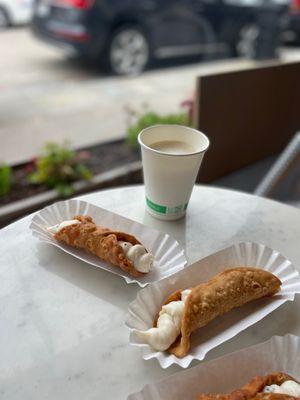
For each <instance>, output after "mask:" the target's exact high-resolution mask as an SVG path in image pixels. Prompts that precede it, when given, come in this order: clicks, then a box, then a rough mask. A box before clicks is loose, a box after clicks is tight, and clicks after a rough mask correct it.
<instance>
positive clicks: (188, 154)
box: [137, 124, 210, 157]
mask: <svg viewBox="0 0 300 400" xmlns="http://www.w3.org/2000/svg"><path fill="white" fill-rule="evenodd" d="M160 127H178V128H184V129H187V130H189V131H193V132H194V133H197V134H199V133H200V134H201V135H202V136H204V139H205V140H206V142H207V144H206V146H205V148H204V149H203V150H199V151H195V152H192V153H184V154H171V153H166V152H164V151H160V150H155V149H153V148H152V147H150V146H147V145H146V144H145V143H143V141H142V140H141V135H142V134H143V133H144V132H146V131H148V130H151V129H153V128H160ZM137 139H138V142H139V144H140V146H141V147H144V148H146V149H148V150H150V151H153V152H154V153H157V154H161V155H164V156H168V157H187V156H194V155H197V154H201V153H205V152H206V151H207V149H208V148H209V146H210V141H209V139H208V137H207V136H206V135H205V133H203V132H201V131H199V130H198V129H195V128H192V127H190V126H185V125H178V124H157V125H152V126H148V127H147V128H144V129H142V130H141V132H140V133H139V134H138V138H137Z"/></svg>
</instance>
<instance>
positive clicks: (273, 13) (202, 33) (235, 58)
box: [0, 0, 300, 225]
mask: <svg viewBox="0 0 300 400" xmlns="http://www.w3.org/2000/svg"><path fill="white" fill-rule="evenodd" d="M299 45H300V0H0V140H1V148H0V223H1V224H2V225H4V224H6V223H8V222H9V221H12V220H13V219H15V218H17V217H19V216H21V215H24V214H25V213H28V212H29V211H32V210H34V209H37V208H40V207H41V206H42V205H44V204H47V203H49V202H51V201H54V200H56V199H58V198H63V197H69V196H72V195H75V194H78V193H83V192H87V191H91V190H96V189H99V188H106V187H110V186H115V185H120V184H132V183H139V182H141V181H142V175H141V164H140V155H139V151H138V149H137V143H136V137H137V134H138V133H139V131H140V130H141V129H143V128H144V127H146V126H149V125H153V124H157V123H177V124H183V125H189V126H195V127H196V128H198V129H203V131H205V133H207V134H208V136H209V137H211V138H212V148H213V147H214V146H215V148H216V149H217V148H218V143H220V144H219V148H220V152H219V153H218V154H216V155H215V158H213V153H212V156H211V158H210V160H211V162H210V163H211V164H210V165H212V167H210V168H211V170H212V172H211V171H210V172H209V173H208V172H207V174H206V172H205V171H204V175H203V179H201V176H200V178H199V179H200V181H203V182H207V183H212V184H218V185H220V186H224V187H230V188H235V189H240V190H245V191H248V192H253V191H255V188H256V187H257V186H259V184H260V183H261V181H262V179H263V178H264V177H265V176H266V174H267V173H268V171H269V170H270V168H271V166H272V165H273V164H274V162H275V161H276V160H277V158H278V155H279V154H280V153H281V152H282V151H283V150H284V148H285V147H286V145H287V144H288V142H289V141H290V140H291V139H292V137H293V136H294V135H295V134H296V131H297V129H298V125H300V122H299V118H298V117H297V116H295V115H296V114H297V113H298V114H299V113H300V111H299V112H298V111H297V110H295V111H294V114H295V115H294V114H293V116H291V114H290V113H291V110H292V109H293V107H294V106H292V105H291V104H292V103H293V104H294V103H295V101H296V100H297V99H298V98H297V93H296V89H297V88H298V87H297V84H298V81H299V79H298V77H299V76H300V75H299V74H300V70H299V69H297V68H298V62H299V60H300V48H299V47H298V46H299ZM291 65H292V66H296V70H295V71H296V72H294V70H293V71H292V72H291V71H290V70H284V71H283V72H282V73H281V72H280V71H282V68H281V67H282V66H291ZM268 68H269V70H268ZM274 68H275V69H274ZM266 69H267V72H268V75H267V76H268V78H267V79H266V78H265V77H264V75H259V76H260V78H259V79H258V80H254V81H253V84H251V85H250V87H249V88H248V89H247V90H249V91H250V92H251V90H252V89H253V90H255V91H256V92H255V94H253V96H254V97H251V96H250V97H249V96H248V92H246V91H245V90H243V82H245V84H248V85H249V82H252V81H251V79H252V78H249V77H247V76H245V78H243V77H242V75H238V73H239V72H240V71H244V72H245V71H249V70H252V71H263V73H264V71H266ZM232 71H236V73H237V76H241V78H239V79H241V80H240V81H239V83H238V86H235V87H238V88H240V90H239V89H237V90H235V91H233V89H231V86H230V85H231V83H230V82H231V81H230V80H228V79H227V78H228V76H229V75H226V73H227V72H228V74H230V73H232ZM274 71H275V72H274ZM277 71H279V72H278V73H279V75H277ZM298 72H299V74H298ZM214 74H215V76H216V77H218V76H220V74H221V76H222V77H224V80H223V81H218V82H219V83H217V85H211V83H209V85H210V86H209V88H208V86H206V82H211V80H209V79H208V80H207V79H204V77H209V76H214ZM259 74H260V72H259ZM282 74H283V75H282ZM256 76H258V75H257V74H256ZM291 77H292V78H291ZM271 78H272V79H271ZM243 79H244V81H243ZM249 79H250V80H249ZM269 79H270V81H269ZM277 80H279V81H280V85H279V84H278V85H277ZM260 82H267V83H266V87H264V89H263V90H264V92H263V93H266V92H268V93H269V98H264V101H265V103H263V104H262V106H261V107H260V106H259V100H257V101H258V102H256V101H252V102H251V103H250V106H251V104H253V103H256V104H257V107H256V109H255V110H254V109H253V110H251V111H249V109H248V110H245V106H244V105H243V103H244V99H245V98H247V97H249V98H254V99H262V98H263V96H262V95H261V92H259V89H260V87H262V85H263V84H261V83H260ZM286 87H290V88H291V89H289V90H288V91H285V90H284V88H286ZM206 88H207V89H206ZM269 88H272V90H270V91H269ZM203 90H204V92H203V93H202V91H203ZM261 90H262V89H261ZM291 90H292V91H293V94H291ZM239 92H240V93H239ZM294 92H295V93H296V94H295V93H294ZM222 93H223V94H224V96H225V95H226V96H227V97H226V99H227V100H224V99H225V97H224V96H223V97H222V101H224V104H225V105H222V103H221V102H220V101H221V100H220V101H219V100H218V96H219V95H220V94H222ZM281 95H282V96H281ZM295 96H296V97H295ZM277 97H279V98H281V99H283V101H285V104H286V108H287V111H286V113H285V114H284V118H285V121H283V116H279V114H280V112H279V113H278V109H279V110H281V109H282V108H285V104H283V105H282V104H279V103H276V104H275V105H274V104H273V102H274V98H277ZM210 99H211V101H210ZM203 102H205V103H203ZM290 102H291V103H290ZM287 103H289V104H287ZM216 104H218V107H219V108H218V109H216V108H215V107H216ZM298 104H299V103H298ZM208 105H210V109H209V107H208ZM227 106H228V107H229V106H230V109H229V110H228V111H226V112H225V109H226V110H227V108H226V107H227ZM250 106H249V107H250ZM247 107H248V106H247ZM276 107H277V108H276ZM297 109H298V107H297ZM204 110H206V111H205V112H204ZM267 110H269V111H267ZM243 112H246V113H247V114H245V117H243V121H242V122H243V123H244V124H245V126H246V125H248V126H250V125H251V121H253V119H255V118H256V119H257V121H262V120H263V119H264V118H266V116H267V117H268V121H271V120H272V121H271V122H273V124H277V125H276V126H279V125H280V124H281V122H282V121H283V124H281V125H282V126H281V125H280V126H281V130H280V131H279V132H278V134H277V133H276V135H275V136H274V137H275V139H273V141H274V142H276V143H277V145H276V146H269V145H268V144H265V142H266V141H267V142H268V143H270V141H272V132H274V131H273V127H272V129H271V126H270V129H269V130H268V131H264V132H265V133H266V136H265V141H264V142H263V143H262V142H261V141H262V140H263V138H262V136H263V135H262V134H261V131H259V129H258V131H257V132H256V131H255V132H254V133H253V134H254V135H256V136H257V137H258V138H259V140H258V141H256V145H257V146H258V147H260V148H262V147H264V148H265V151H263V152H261V151H257V150H256V147H251V146H250V147H251V149H250V150H251V151H250V150H249V148H250V147H249V146H247V145H246V146H245V149H243V139H242V140H241V141H240V142H239V146H240V148H241V158H242V159H243V161H241V162H240V163H236V164H235V165H233V164H232V166H230V168H227V167H224V168H221V166H220V167H219V168H216V169H215V168H214V165H216V164H217V163H219V160H221V159H222V149H223V150H225V147H226V145H224V143H223V142H222V143H223V144H222V143H221V141H220V142H218V140H219V139H218V133H217V131H218V129H219V128H220V130H221V131H222V132H224V135H226V140H227V139H228V138H231V139H232V140H231V142H230V141H229V142H230V143H231V144H230V148H231V152H232V153H231V154H227V160H228V158H229V159H230V158H233V157H234V153H233V149H234V146H233V145H232V143H237V142H236V141H233V140H235V139H234V138H235V135H236V134H237V132H236V131H237V130H239V129H240V128H238V127H236V129H235V132H231V126H233V124H235V121H236V115H237V114H239V115H242V113H243ZM253 113H255V114H253ZM221 115H225V117H226V116H228V118H227V122H226V123H227V125H226V124H225V122H224V126H222V121H224V118H225V117H224V118H223V117H222V118H223V119H222V121H220V123H219V125H220V126H219V128H218V129H217V128H216V127H215V125H214V124H216V121H218V118H219V116H221ZM243 115H244V114H243ZM273 115H276V117H277V118H279V117H280V118H281V120H280V121H281V122H280V121H279V122H278V121H277V120H276V121H275V120H273ZM220 118H221V117H220ZM247 118H248V119H249V121H248V120H247ZM225 119H226V118H225ZM291 120H293V121H294V122H293V124H291ZM268 121H267V122H268ZM262 125H263V124H262ZM290 125H291V126H290ZM264 126H266V125H264ZM284 126H286V134H285V128H284ZM299 128H300V126H299ZM242 130H243V128H242ZM239 132H240V130H239ZM240 133H242V132H240ZM270 135H271V136H270ZM239 137H240V136H239ZM276 138H277V139H276ZM278 138H280V139H278ZM229 142H228V143H229ZM244 142H245V140H244ZM222 146H223V147H222ZM224 146H225V147H224ZM295 146H296V147H295ZM297 146H298V145H296V144H295V141H294V147H293V154H292V155H293V157H294V155H295V153H297V152H298V150H297V149H298V147H297ZM236 150H237V149H236V148H235V149H234V151H235V152H236ZM226 151H227V149H226ZM243 151H245V154H246V157H244V155H243ZM299 151H300V148H299ZM250 153H251V154H250ZM208 157H209V155H208ZM291 157H292V156H291V155H289V158H288V161H287V162H286V163H285V165H287V164H288V165H290V164H291V162H290V161H291V159H293V160H294V158H293V157H292V158H291ZM221 164H222V163H221ZM221 164H220V165H221ZM227 165H228V162H227ZM297 165H298V164H297V163H296V167H297ZM293 166H294V164H293ZM217 170H218V171H217ZM273 175H274V174H273ZM279 175H280V174H279ZM293 182H294V183H293V184H290V186H289V187H291V185H292V188H293V190H294V191H295V188H296V189H297V190H298V189H299V188H298V186H299V185H298V186H297V185H296V184H295V181H293ZM269 183H270V182H269ZM267 186H268V185H267ZM269 186H270V185H269ZM269 186H268V187H269ZM271 186H272V185H271ZM260 188H261V186H260ZM297 190H296V194H295V196H296V197H297V195H298V191H297ZM259 194H261V195H267V194H268V193H266V192H263V191H262V190H261V189H260V193H259ZM277 197H278V198H280V199H281V200H283V201H285V200H286V199H285V198H284V196H283V195H282V193H280V194H279V195H277Z"/></svg>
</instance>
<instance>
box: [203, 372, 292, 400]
mask: <svg viewBox="0 0 300 400" xmlns="http://www.w3.org/2000/svg"><path fill="white" fill-rule="evenodd" d="M299 398H300V385H299V383H298V382H297V381H296V379H294V378H293V377H291V376H290V375H287V374H285V373H283V372H273V373H271V374H269V375H266V376H256V377H255V378H253V379H252V380H251V381H250V382H249V383H247V384H246V385H244V386H243V387H242V388H241V389H236V390H234V391H233V392H231V393H228V394H201V395H200V396H198V397H197V400H293V399H299Z"/></svg>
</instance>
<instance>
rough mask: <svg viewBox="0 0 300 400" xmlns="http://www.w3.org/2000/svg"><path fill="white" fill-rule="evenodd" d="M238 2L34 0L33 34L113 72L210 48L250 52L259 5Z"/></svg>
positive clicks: (138, 69) (129, 71)
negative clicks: (95, 61)
mask: <svg viewBox="0 0 300 400" xmlns="http://www.w3.org/2000/svg"><path fill="white" fill-rule="evenodd" d="M247 4H251V2H250V3H249V2H247V1H243V0H36V1H35V9H34V18H33V30H34V33H35V34H36V35H37V36H38V37H40V38H42V39H44V40H47V41H49V42H53V43H55V44H58V45H60V46H65V47H71V48H72V49H73V50H75V51H76V52H78V53H80V54H82V55H86V56H88V57H91V58H94V59H97V60H99V61H100V62H101V63H102V64H103V66H104V67H106V69H109V70H111V71H112V72H114V73H116V74H120V75H121V74H135V73H139V72H141V71H142V70H143V69H145V68H146V66H147V65H148V64H149V63H150V62H151V60H152V59H154V58H158V59H160V58H170V57H178V56H187V55H194V54H207V53H211V52H215V51H216V50H217V48H218V47H220V46H222V43H223V44H224V43H225V44H226V45H227V46H229V48H230V51H231V53H233V54H236V55H237V54H241V55H246V56H251V52H253V43H254V41H255V39H256V38H257V25H256V20H257V15H258V13H259V7H258V6H253V5H252V6H249V5H247Z"/></svg>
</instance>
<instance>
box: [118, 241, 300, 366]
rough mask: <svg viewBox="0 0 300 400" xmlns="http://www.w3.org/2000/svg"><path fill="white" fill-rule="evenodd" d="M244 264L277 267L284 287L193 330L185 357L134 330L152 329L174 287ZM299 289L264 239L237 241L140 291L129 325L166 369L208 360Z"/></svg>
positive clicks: (291, 272)
mask: <svg viewBox="0 0 300 400" xmlns="http://www.w3.org/2000/svg"><path fill="white" fill-rule="evenodd" d="M241 266H252V267H259V268H263V269H265V270H268V271H270V272H272V273H273V274H275V275H276V276H277V277H278V278H279V279H280V280H281V282H282V286H281V291H280V292H279V293H278V294H276V295H275V296H272V297H268V298H263V299H259V300H256V301H255V302H251V303H248V304H246V305H244V306H243V307H240V308H237V309H235V310H233V311H230V312H229V313H227V314H225V315H223V316H222V317H219V318H216V319H215V320H214V321H212V322H210V323H209V324H208V325H207V326H204V327H203V328H201V329H198V330H197V331H196V332H194V333H193V335H192V340H191V348H190V352H189V354H188V355H187V356H186V357H184V358H181V359H180V358H177V357H176V356H174V355H171V354H169V353H168V352H166V351H165V352H160V351H154V350H153V349H152V348H151V347H150V346H149V345H147V344H144V343H141V341H140V339H139V338H138V337H137V335H136V334H135V332H134V331H133V329H140V330H146V329H149V328H151V327H152V324H153V319H154V316H155V315H156V314H157V313H158V312H159V311H160V309H161V306H162V304H163V302H164V300H165V299H166V298H167V297H168V296H169V295H170V294H171V293H172V292H174V291H175V290H178V289H185V288H189V287H192V286H195V285H196V284H199V283H202V282H207V281H208V280H209V279H210V278H212V277H213V276H214V275H216V274H217V273H218V272H220V271H223V270H225V269H227V268H234V267H241ZM296 293H300V278H299V273H298V272H297V271H296V269H295V267H294V266H293V265H292V263H291V262H290V261H288V260H287V259H286V258H285V257H284V256H283V255H282V254H280V253H279V252H278V251H276V250H273V249H271V248H269V247H267V246H265V245H263V244H258V243H250V242H247V243H238V244H235V245H232V246H231V247H228V248H227V249H224V250H221V251H219V252H217V253H215V254H212V255H210V256H208V257H206V258H204V259H202V260H200V261H198V262H196V263H194V264H193V265H191V266H188V267H186V268H185V269H184V270H182V271H179V272H177V273H176V274H174V275H172V276H170V277H168V278H166V279H163V280H161V281H160V282H155V283H153V284H151V285H149V286H148V287H147V288H145V289H143V290H141V291H140V292H139V293H138V295H137V297H136V299H135V300H134V301H133V302H132V303H131V304H130V305H129V309H128V316H127V319H126V325H127V326H128V327H129V328H130V329H131V333H130V343H131V344H132V345H135V346H141V347H142V352H143V358H144V359H145V360H149V359H151V358H157V359H158V361H159V363H160V365H161V367H162V368H167V367H169V366H170V365H172V364H178V365H180V366H181V367H183V368H186V367H188V366H189V365H190V363H191V361H192V360H193V359H197V360H203V359H204V358H205V356H206V354H207V353H208V352H209V351H210V350H211V349H213V348H214V347H217V346H219V345H220V344H222V343H224V342H226V341H227V340H229V339H231V338H232V337H234V336H235V335H237V334H238V333H239V332H241V331H243V330H244V329H246V328H248V327H249V326H251V325H253V324H255V323H256V322H258V321H259V320H261V319H262V318H264V317H265V316H266V315H268V314H269V313H271V312H272V311H274V310H275V309H276V308H278V307H280V306H281V305H282V304H283V303H285V302H286V301H288V300H294V297H295V294H296Z"/></svg>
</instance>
